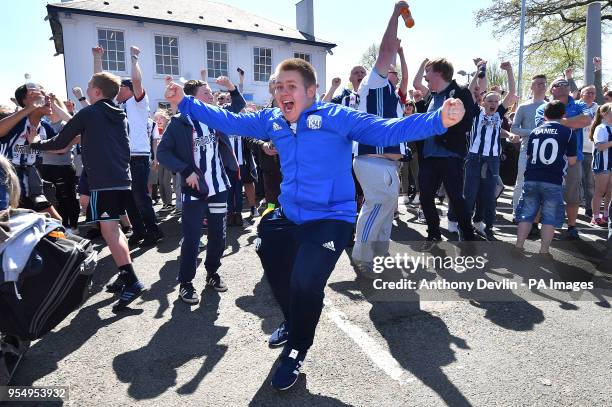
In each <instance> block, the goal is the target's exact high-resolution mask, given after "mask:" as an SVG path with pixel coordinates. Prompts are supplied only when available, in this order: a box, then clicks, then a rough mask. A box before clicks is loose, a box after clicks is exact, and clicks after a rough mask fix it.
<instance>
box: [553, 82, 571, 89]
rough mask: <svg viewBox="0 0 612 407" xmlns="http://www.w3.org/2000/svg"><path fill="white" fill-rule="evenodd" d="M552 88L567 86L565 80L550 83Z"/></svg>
mask: <svg viewBox="0 0 612 407" xmlns="http://www.w3.org/2000/svg"><path fill="white" fill-rule="evenodd" d="M552 87H553V88H567V87H568V84H567V83H565V82H559V83H555V84H554V85H552Z"/></svg>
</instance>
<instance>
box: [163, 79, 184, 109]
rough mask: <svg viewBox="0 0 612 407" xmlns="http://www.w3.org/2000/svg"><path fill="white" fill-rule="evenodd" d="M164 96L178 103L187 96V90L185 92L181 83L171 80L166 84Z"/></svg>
mask: <svg viewBox="0 0 612 407" xmlns="http://www.w3.org/2000/svg"><path fill="white" fill-rule="evenodd" d="M164 97H165V98H166V99H167V100H168V102H170V103H172V104H175V105H178V104H179V103H181V100H183V98H184V97H185V92H183V88H182V87H181V86H180V85H179V84H177V83H174V82H170V83H169V84H168V85H167V86H166V92H165V93H164Z"/></svg>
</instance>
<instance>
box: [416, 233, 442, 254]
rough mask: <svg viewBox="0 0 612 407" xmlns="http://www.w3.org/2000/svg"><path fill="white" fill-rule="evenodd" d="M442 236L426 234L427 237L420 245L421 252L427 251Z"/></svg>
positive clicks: (440, 239)
mask: <svg viewBox="0 0 612 407" xmlns="http://www.w3.org/2000/svg"><path fill="white" fill-rule="evenodd" d="M441 241H442V238H441V237H440V236H427V239H425V241H424V242H423V244H422V245H421V251H422V252H428V251H429V250H431V248H432V247H434V246H435V245H436V243H438V242H441Z"/></svg>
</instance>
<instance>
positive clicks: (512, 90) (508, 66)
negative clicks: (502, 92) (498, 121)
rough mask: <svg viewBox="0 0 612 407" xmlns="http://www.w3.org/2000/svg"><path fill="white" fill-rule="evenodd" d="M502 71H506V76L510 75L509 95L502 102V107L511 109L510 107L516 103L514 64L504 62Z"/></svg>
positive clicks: (501, 66)
mask: <svg viewBox="0 0 612 407" xmlns="http://www.w3.org/2000/svg"><path fill="white" fill-rule="evenodd" d="M499 67H500V68H501V69H503V70H504V71H506V75H508V93H507V94H506V97H504V100H503V101H502V105H503V106H504V107H505V108H506V109H509V108H510V106H512V105H513V104H514V102H516V99H517V97H516V82H515V81H514V72H513V71H512V64H510V62H502V63H501V65H500V66H499Z"/></svg>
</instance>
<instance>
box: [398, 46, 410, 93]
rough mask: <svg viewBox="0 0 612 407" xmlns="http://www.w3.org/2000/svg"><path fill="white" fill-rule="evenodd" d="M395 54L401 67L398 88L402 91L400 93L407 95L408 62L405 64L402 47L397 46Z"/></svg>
mask: <svg viewBox="0 0 612 407" xmlns="http://www.w3.org/2000/svg"><path fill="white" fill-rule="evenodd" d="M397 55H399V59H400V66H401V68H402V80H401V81H400V84H399V90H401V91H402V95H408V64H406V57H405V56H404V49H403V48H402V47H399V49H398V50H397Z"/></svg>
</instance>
